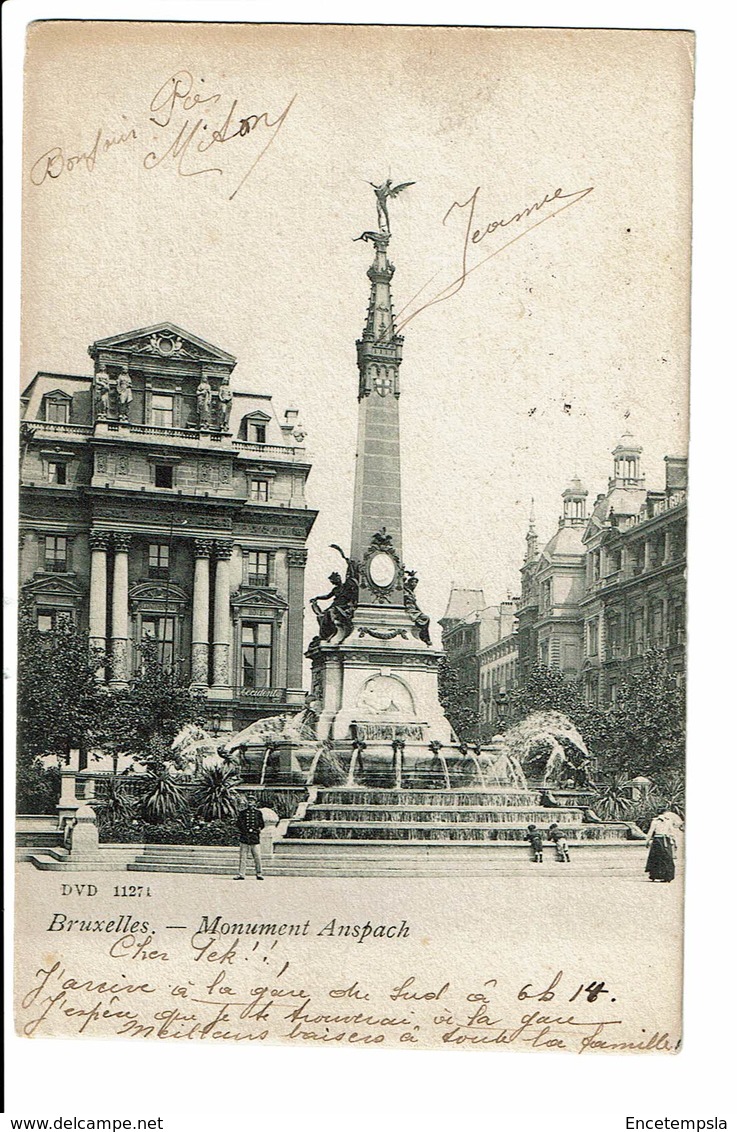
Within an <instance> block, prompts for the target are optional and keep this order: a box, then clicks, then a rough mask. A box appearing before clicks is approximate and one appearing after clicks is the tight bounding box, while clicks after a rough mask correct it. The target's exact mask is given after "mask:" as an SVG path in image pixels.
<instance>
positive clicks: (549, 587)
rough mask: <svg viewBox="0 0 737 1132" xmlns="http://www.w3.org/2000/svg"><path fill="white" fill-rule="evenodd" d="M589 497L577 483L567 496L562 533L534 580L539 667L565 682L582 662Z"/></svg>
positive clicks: (549, 547) (560, 524)
mask: <svg viewBox="0 0 737 1132" xmlns="http://www.w3.org/2000/svg"><path fill="white" fill-rule="evenodd" d="M587 495H588V492H587V491H586V488H585V487H584V486H583V484H582V483H581V481H580V480H579V479H574V480H573V481H572V482H571V483H570V485H569V486H568V487H567V488H566V489H565V491H564V492H563V514H562V515H561V517H560V519H559V520H558V530H557V531H556V532H555V534H554V535H553V537H552V538H551V539H550V541H549V542H548V543H547V544H546V546H545V549H544V550H543V552H542V554H541V555H540V557H539V559H538V562H537V569H536V577H535V585H536V589H537V594H538V611H537V621H536V622H535V635H536V637H537V650H538V664H542V665H544V666H545V667H546V668H556V669H558V670H559V671H560V672H562V673H563V675H564V676H567V677H575V676H577V675H578V673H579V672H580V671H581V663H582V660H583V649H582V642H581V624H582V615H581V608H580V605H581V600H582V598H583V596H584V589H585V565H584V558H585V553H586V552H585V548H584V545H583V541H582V538H583V533H584V529H585V527H586V497H587ZM523 569H524V567H523Z"/></svg>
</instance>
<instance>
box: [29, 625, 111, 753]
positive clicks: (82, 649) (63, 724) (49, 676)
mask: <svg viewBox="0 0 737 1132" xmlns="http://www.w3.org/2000/svg"><path fill="white" fill-rule="evenodd" d="M104 662H105V657H104V653H102V652H101V651H100V650H91V649H90V643H89V638H88V637H87V634H86V633H83V632H82V631H80V630H79V629H78V628H77V626H76V625H75V624H74V622H73V621H72V619H71V618H70V617H60V618H57V623H56V625H55V627H54V628H53V629H52V630H50V631H48V632H41V631H40V630H39V629H38V628H37V625H36V617H35V612H34V610H33V608H32V606H30V605H28V604H25V605H23V606H22V608H21V611H20V616H19V623H18V747H19V753H20V756H21V757H22V759H24V760H26V762H28V761H29V760H30V761H32V760H33V759H36V758H38V757H40V756H45V755H53V756H55V757H56V758H57V759H60V760H61V759H66V758H67V756H68V754H69V751H70V750H71V749H72V748H81V749H83V750H84V749H87V748H89V747H90V746H94V745H95V744H96V743H97V742H99V741H100V738H101V736H102V734H103V732H104V728H105V720H106V717H107V711H108V705H109V700H110V696H109V693H108V692H107V691H106V690H105V688H104V686H102V685H101V684H100V682H99V681H98V679H97V676H96V673H97V671H98V670H99V668H100V666H101V665H102V664H104Z"/></svg>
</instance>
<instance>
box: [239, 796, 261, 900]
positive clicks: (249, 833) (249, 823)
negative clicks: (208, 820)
mask: <svg viewBox="0 0 737 1132" xmlns="http://www.w3.org/2000/svg"><path fill="white" fill-rule="evenodd" d="M236 822H237V825H238V834H239V837H240V843H241V844H240V859H239V862H238V875H237V876H235V877H233V880H245V879H246V867H247V863H248V858H249V857H253V862H254V864H255V866H256V880H263V879H264V875H263V873H262V871H261V830H262V829H263V828H264V815H263V814H262V813H261V811H260V810H258V809H256V797H255V795H254V794H246V804H245V806H244V807H243V809H242V810H241V811H240V813H239V814H238V817H237V819H236Z"/></svg>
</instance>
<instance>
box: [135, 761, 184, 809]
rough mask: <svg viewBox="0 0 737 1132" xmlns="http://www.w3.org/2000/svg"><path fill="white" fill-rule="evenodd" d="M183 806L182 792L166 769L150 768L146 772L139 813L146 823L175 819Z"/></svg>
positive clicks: (163, 767) (161, 767) (159, 767)
mask: <svg viewBox="0 0 737 1132" xmlns="http://www.w3.org/2000/svg"><path fill="white" fill-rule="evenodd" d="M185 804H186V802H185V796H184V792H183V791H182V788H181V786H179V785H178V783H176V782H175V781H174V779H173V778H172V776H171V772H170V771H169V769H168V768H167V767H165V766H157V767H152V768H150V769H149V770H148V771H147V772H146V783H145V786H144V790H143V793H142V795H141V813H142V814H143V817H144V818H145V819H146V820H147V821H152V822H161V821H167V820H168V819H169V818H173V817H176V816H177V814H179V813H181V811H182V810H183V809H184V806H185Z"/></svg>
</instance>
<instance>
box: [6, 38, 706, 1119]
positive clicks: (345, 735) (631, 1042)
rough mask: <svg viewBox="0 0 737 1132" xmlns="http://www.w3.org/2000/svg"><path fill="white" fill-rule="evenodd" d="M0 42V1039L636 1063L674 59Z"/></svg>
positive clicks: (686, 303) (661, 696)
mask: <svg viewBox="0 0 737 1132" xmlns="http://www.w3.org/2000/svg"><path fill="white" fill-rule="evenodd" d="M25 52H26V53H25V79H24V83H25V94H24V127H23V160H22V169H21V174H22V183H23V188H22V196H23V205H22V235H23V261H22V311H21V357H20V380H19V383H18V388H17V397H18V399H19V405H20V408H19V411H18V424H19V465H18V466H19V493H18V497H19V531H18V535H19V542H18V562H19V566H18V594H17V604H16V605H15V607H14V610H13V613H14V616H15V615H17V625H18V630H17V692H18V695H17V734H16V741H17V747H16V752H17V753H16V817H15V831H14V833H15V855H16V863H15V868H16V882H15V884H16V887H15V921H14V923H15V928H14V931H15V952H14V972H15V976H14V977H15V983H14V1002H15V1008H14V1017H15V1029H16V1034H17V1035H18V1036H19V1037H21V1038H23V1039H32V1038H61V1037H63V1038H74V1039H94V1038H105V1039H114V1040H115V1041H116V1042H117V1043H119V1044H120V1043H121V1042H122V1041H126V1040H127V1042H128V1044H130V1043H131V1041H133V1042H135V1043H138V1044H142V1045H151V1044H155V1043H157V1042H163V1043H164V1044H167V1043H168V1044H172V1043H173V1044H176V1040H177V1039H184V1042H186V1043H190V1044H191V1042H192V1040H193V1039H194V1040H195V1041H196V1042H198V1043H200V1042H202V1043H204V1044H207V1043H209V1042H212V1041H215V1040H217V1041H218V1042H219V1044H221V1045H224V1044H236V1043H238V1044H240V1045H242V1046H243V1047H246V1048H254V1047H257V1046H259V1045H272V1044H275V1045H282V1046H285V1045H286V1046H291V1047H292V1048H295V1047H302V1048H305V1047H306V1048H311V1049H316V1048H325V1047H330V1046H334V1047H339V1048H347V1047H348V1046H351V1045H352V1046H358V1047H359V1048H363V1049H365V1048H367V1047H371V1046H379V1047H383V1048H385V1049H386V1048H389V1049H402V1048H405V1049H406V1048H415V1049H418V1048H419V1049H434V1050H442V1049H444V1050H453V1049H456V1050H457V1049H476V1050H488V1051H509V1050H514V1051H520V1052H532V1053H538V1052H543V1053H556V1054H560V1053H566V1052H567V1053H575V1054H585V1055H587V1057H588V1058H589V1059H590V1058H591V1056H592V1055H596V1054H598V1055H605V1054H606V1055H611V1054H617V1055H623V1054H626V1055H645V1054H649V1055H664V1054H669V1055H670V1054H676V1053H678V1052H679V1050H680V1048H681V1045H682V1041H683V1022H682V989H683V987H682V953H683V893H684V875H685V863H686V853H687V848H686V838H687V830H688V818H687V804H686V799H687V791H686V693H687V685H686V680H687V670H688V653H687V586H686V567H687V545H688V543H687V517H688V463H689V369H690V257H691V121H692V105H693V93H694V87H693V83H694V78H693V73H694V36H693V33H692V32H689V31H677V30H671V31H665V30H663V31H655V30H650V31H647V30H639V31H636V30H604V29H588V30H586V29H566V28H559V29H555V28H552V29H551V28H547V29H542V28H533V27H529V28H524V27H520V28H504V27H500V28H478V27H474V28H471V27H466V28H464V27H446V28H441V27H430V26H427V27H421V26H414V27H410V26H371V25H369V24H366V25H357V24H356V25H352V26H349V25H344V26H339V25H337V24H336V25H317V24H312V25H307V24H303V25H300V24H256V23H252V24H249V23H243V22H241V23H238V22H232V23H216V22H212V23H195V22H189V23H188V22H180V23H166V22H135V21H125V20H105V21H103V20H83V21H73V20H65V19H59V20H55V19H51V20H45V21H39V22H36V23H32V24H30V25H29V26H28V29H27V36H26V49H25ZM10 380H13V379H10V378H7V377H6V398H7V396H8V390H7V386H8V383H9V381H10ZM182 1044H184V1043H182ZM82 1056H84V1055H82ZM247 1056H248V1055H247ZM658 1060H662V1058H659V1059H658ZM536 1064H537V1063H536ZM718 1126H719V1127H720V1126H721V1125H716V1124H715V1125H714V1127H718ZM522 1127H524V1125H522Z"/></svg>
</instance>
